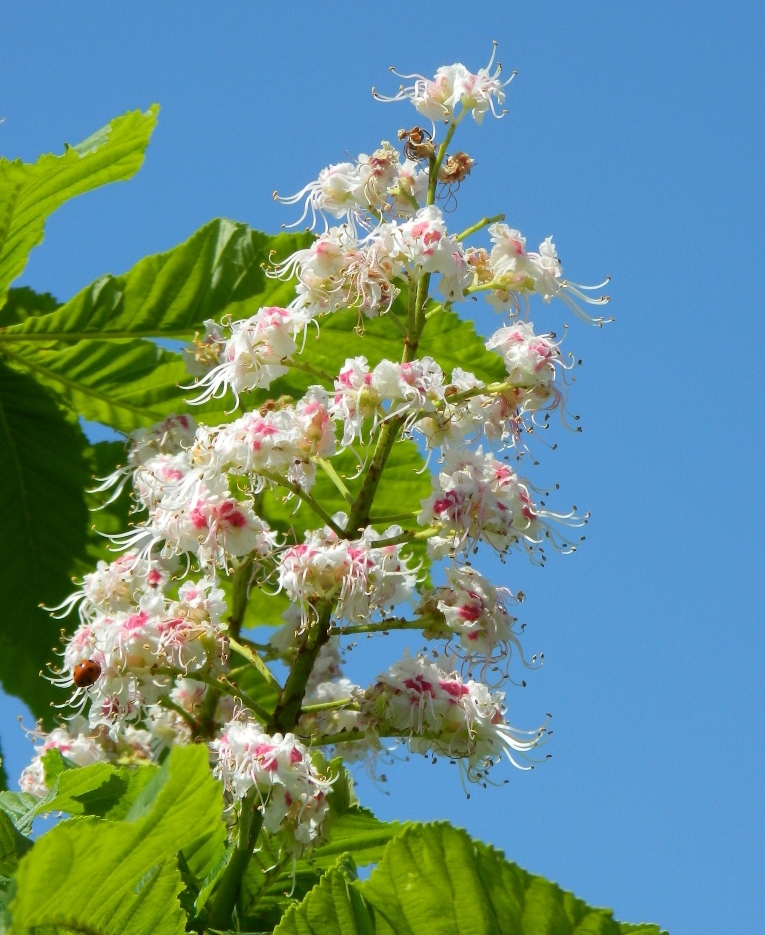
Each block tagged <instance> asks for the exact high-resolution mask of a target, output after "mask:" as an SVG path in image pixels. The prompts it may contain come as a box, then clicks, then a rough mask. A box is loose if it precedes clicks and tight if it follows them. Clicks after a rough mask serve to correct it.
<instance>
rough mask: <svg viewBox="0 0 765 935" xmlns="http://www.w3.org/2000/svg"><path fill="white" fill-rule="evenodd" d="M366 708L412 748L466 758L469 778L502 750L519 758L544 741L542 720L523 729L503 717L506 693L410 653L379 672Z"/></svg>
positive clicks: (479, 773) (482, 770)
mask: <svg viewBox="0 0 765 935" xmlns="http://www.w3.org/2000/svg"><path fill="white" fill-rule="evenodd" d="M365 712H366V713H367V714H368V716H369V718H370V720H372V722H373V723H376V724H378V725H384V729H385V730H386V731H387V732H389V733H394V735H398V736H399V737H401V738H404V739H405V740H406V743H407V745H408V747H409V749H410V750H411V751H412V752H414V753H426V754H427V753H430V754H439V755H441V756H447V757H449V758H451V759H456V760H459V761H460V762H461V763H464V764H465V768H466V771H467V775H468V777H469V778H471V779H480V778H482V777H483V775H484V774H485V772H486V770H487V769H488V768H489V767H490V766H492V765H493V764H494V763H495V762H496V761H497V760H498V759H499V758H500V757H501V756H502V754H504V755H505V756H507V758H508V759H509V760H510V761H511V762H512V763H513V764H514V765H515V766H520V767H521V768H528V767H523V764H521V763H519V762H518V758H520V759H527V758H528V753H529V751H531V750H532V749H533V748H534V747H537V746H539V745H540V742H541V741H542V740H543V739H544V736H545V733H546V727H545V726H542V727H540V728H538V729H537V730H534V731H519V730H516V729H515V728H514V727H511V726H510V725H509V724H508V723H507V722H506V721H505V717H504V693H502V692H492V691H490V690H489V689H488V688H487V686H486V685H484V684H483V683H482V682H475V681H473V680H472V679H469V680H468V681H463V679H462V677H461V676H460V675H458V674H457V673H456V672H449V671H446V670H444V669H442V668H441V667H439V666H438V665H436V664H435V663H433V662H428V660H427V659H426V658H425V657H424V656H421V655H420V656H415V657H414V658H412V657H410V656H409V655H408V654H407V655H405V656H404V658H403V659H401V660H399V662H397V663H395V664H394V665H392V666H391V667H390V669H388V671H387V672H385V673H382V674H381V675H378V677H377V680H376V682H375V684H374V685H373V686H372V687H371V688H370V689H369V690H368V691H367V697H366V706H365Z"/></svg>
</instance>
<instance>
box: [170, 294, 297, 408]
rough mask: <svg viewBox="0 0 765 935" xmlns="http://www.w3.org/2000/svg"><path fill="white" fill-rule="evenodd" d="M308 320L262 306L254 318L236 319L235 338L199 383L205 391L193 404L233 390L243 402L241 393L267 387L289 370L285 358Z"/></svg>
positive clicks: (236, 396) (233, 324)
mask: <svg viewBox="0 0 765 935" xmlns="http://www.w3.org/2000/svg"><path fill="white" fill-rule="evenodd" d="M304 327H305V320H304V319H303V318H301V317H300V316H297V315H296V314H295V313H294V312H293V311H291V310H289V309H285V308H277V307H270V308H261V309H260V311H258V312H256V313H255V314H254V315H253V316H252V317H251V318H247V319H244V320H242V321H234V322H232V323H231V325H230V329H231V337H230V338H229V339H228V340H227V341H226V344H225V347H224V349H223V352H222V353H221V361H222V362H221V363H220V364H219V365H218V366H217V367H214V368H213V369H212V370H210V371H209V372H208V373H207V374H206V375H205V376H204V377H203V378H202V379H201V380H200V381H199V383H198V384H196V386H197V387H202V388H203V389H202V392H201V393H200V394H199V395H198V396H197V397H195V398H194V399H191V400H189V402H190V403H192V404H195V405H197V404H200V403H204V402H207V400H209V399H220V398H221V397H222V396H224V395H225V393H226V392H227V391H228V390H229V389H230V390H231V392H232V393H233V394H234V398H235V400H236V405H237V406H238V405H239V394H240V393H243V392H246V391H247V390H254V389H257V388H259V387H260V388H266V387H268V386H270V385H271V383H272V382H273V381H274V380H275V379H276V378H277V377H280V376H282V375H283V374H285V373H287V371H288V369H289V368H288V367H286V366H285V365H284V363H283V361H284V360H285V359H286V358H288V357H290V356H291V355H292V354H294V353H295V351H296V350H297V344H295V341H294V335H295V333H296V332H297V331H300V330H301V329H302V328H304Z"/></svg>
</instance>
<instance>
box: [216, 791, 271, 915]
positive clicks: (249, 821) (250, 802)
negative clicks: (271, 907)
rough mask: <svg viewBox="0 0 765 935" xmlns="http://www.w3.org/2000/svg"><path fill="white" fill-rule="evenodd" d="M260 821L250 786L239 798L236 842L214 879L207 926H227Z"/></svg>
mask: <svg viewBox="0 0 765 935" xmlns="http://www.w3.org/2000/svg"><path fill="white" fill-rule="evenodd" d="M262 824H263V812H262V811H261V810H260V808H259V798H258V790H257V788H256V787H255V786H253V787H252V788H251V789H250V790H249V792H248V793H247V795H246V796H245V797H244V798H243V799H242V807H241V810H240V812H239V826H238V831H237V836H236V846H235V848H234V851H233V853H232V854H231V857H230V858H229V862H228V864H227V866H226V869H225V870H224V871H223V874H222V875H221V878H220V882H219V883H218V888H217V890H216V892H215V896H214V898H213V905H212V910H211V912H210V917H209V919H208V923H207V926H208V928H211V929H228V928H230V924H231V916H232V914H233V912H234V907H235V906H236V901H237V898H238V897H239V891H240V889H241V887H242V880H243V879H244V874H245V871H246V870H247V866H248V864H249V863H250V858H251V857H252V851H253V848H254V847H255V843H256V841H257V839H258V834H259V833H260V828H261V825H262Z"/></svg>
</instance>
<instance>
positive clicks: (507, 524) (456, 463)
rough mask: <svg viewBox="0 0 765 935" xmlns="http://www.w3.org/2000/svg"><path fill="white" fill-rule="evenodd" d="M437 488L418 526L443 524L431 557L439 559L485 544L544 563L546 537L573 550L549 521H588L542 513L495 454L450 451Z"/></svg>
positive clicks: (431, 542)
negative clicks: (536, 556) (534, 555)
mask: <svg viewBox="0 0 765 935" xmlns="http://www.w3.org/2000/svg"><path fill="white" fill-rule="evenodd" d="M433 486H434V488H435V489H434V492H433V493H432V494H431V496H430V497H429V498H428V499H426V500H423V501H422V511H421V513H420V514H419V516H418V517H417V522H418V523H420V524H421V525H423V526H427V525H430V524H432V523H439V524H441V525H442V528H443V534H439V535H437V536H433V537H432V538H430V539H429V540H428V552H429V554H430V555H431V556H433V557H434V558H443V557H444V556H445V555H447V554H456V553H467V552H469V551H470V550H472V549H473V548H474V547H475V546H476V545H477V544H478V542H480V541H484V542H487V543H488V544H489V545H491V546H492V547H493V548H494V549H496V550H497V551H498V552H500V553H504V552H506V551H507V550H508V549H510V548H513V547H517V548H523V549H525V550H526V551H528V552H530V553H532V552H538V554H539V560H540V561H544V550H543V549H541V548H539V546H540V544H541V543H542V541H543V539H545V538H547V539H549V540H550V541H551V543H552V544H553V545H554V546H555V547H559V548H561V549H562V550H571V548H572V547H571V546H569V545H568V544H567V543H562V544H561V545H559V544H558V543H557V541H556V539H555V538H554V536H553V534H552V531H551V528H550V526H549V525H548V523H547V519H554V520H558V521H560V522H563V523H565V524H567V525H570V526H581V525H583V524H584V523H585V522H586V521H587V518H586V517H578V516H576V515H575V513H574V512H573V511H572V512H571V513H569V514H564V515H561V514H557V513H552V512H551V511H549V510H544V509H540V508H539V507H538V506H537V505H536V504H535V503H534V502H533V501H532V499H531V496H530V494H529V489H528V486H527V484H526V483H524V482H523V481H521V480H520V479H519V478H518V476H517V475H516V474H515V472H514V471H513V470H512V469H511V468H510V467H509V466H508V465H507V464H506V463H504V462H503V461H498V460H497V459H496V458H495V457H494V455H492V454H491V453H488V452H487V454H485V455H484V454H483V452H482V450H481V449H480V448H479V449H478V451H477V452H472V451H463V450H459V449H452V448H450V449H448V450H447V451H446V453H445V456H444V465H443V469H442V471H441V473H440V474H439V475H438V477H437V478H434V479H433Z"/></svg>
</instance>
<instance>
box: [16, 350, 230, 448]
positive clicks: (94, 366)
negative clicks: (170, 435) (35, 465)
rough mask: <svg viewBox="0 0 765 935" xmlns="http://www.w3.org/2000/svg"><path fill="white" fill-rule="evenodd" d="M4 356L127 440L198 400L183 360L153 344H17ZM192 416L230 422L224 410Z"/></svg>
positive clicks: (217, 408)
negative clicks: (192, 398) (189, 401)
mask: <svg viewBox="0 0 765 935" xmlns="http://www.w3.org/2000/svg"><path fill="white" fill-rule="evenodd" d="M2 352H3V353H4V354H5V355H6V357H7V359H8V360H9V361H10V362H11V363H13V364H14V366H15V367H18V368H22V367H23V368H25V369H26V370H28V371H29V373H31V374H32V375H33V376H34V377H35V378H36V379H37V380H39V381H40V382H41V383H43V384H45V385H46V386H48V387H50V389H51V390H53V391H54V392H55V393H56V394H57V395H58V396H59V398H60V399H61V401H62V403H63V404H65V405H67V406H69V407H70V408H71V409H72V410H73V411H74V412H76V413H78V414H80V415H82V416H83V417H84V418H85V419H87V420H88V421H90V422H101V423H102V424H104V425H108V426H110V427H111V428H113V429H116V430H117V431H119V432H124V433H125V434H128V433H129V432H132V431H133V430H134V429H137V428H139V427H141V426H149V425H152V424H154V423H155V422H161V421H162V420H163V419H165V418H166V417H167V416H168V415H170V414H171V413H179V412H185V411H186V410H187V409H189V406H188V404H187V402H186V400H187V399H188V398H189V397H190V396H193V395H194V394H193V391H191V392H190V391H189V390H187V389H184V388H183V384H188V383H189V376H188V373H187V372H186V368H185V366H184V363H183V359H182V358H181V356H180V354H175V353H173V352H172V351H166V350H163V349H162V348H160V347H158V346H157V345H156V344H154V343H153V342H152V341H146V340H135V341H129V342H121V343H118V344H117V343H115V344H112V343H110V342H107V341H90V340H88V341H78V342H77V343H76V344H72V345H69V346H66V347H63V348H61V347H52V348H51V347H45V346H43V345H41V344H26V343H18V344H13V345H4V346H2ZM194 415H195V416H197V417H199V416H204V418H205V419H207V420H209V421H210V422H212V423H213V424H216V423H218V422H224V421H226V420H227V419H228V418H230V416H227V415H226V413H225V412H224V411H223V408H222V406H221V405H220V404H218V405H217V406H216V405H212V406H206V407H199V409H198V410H197V411H195V413H194Z"/></svg>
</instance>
